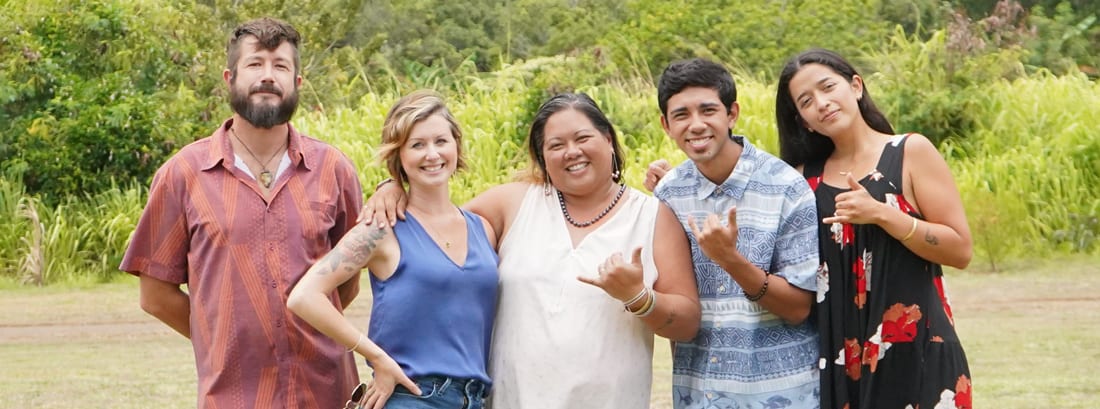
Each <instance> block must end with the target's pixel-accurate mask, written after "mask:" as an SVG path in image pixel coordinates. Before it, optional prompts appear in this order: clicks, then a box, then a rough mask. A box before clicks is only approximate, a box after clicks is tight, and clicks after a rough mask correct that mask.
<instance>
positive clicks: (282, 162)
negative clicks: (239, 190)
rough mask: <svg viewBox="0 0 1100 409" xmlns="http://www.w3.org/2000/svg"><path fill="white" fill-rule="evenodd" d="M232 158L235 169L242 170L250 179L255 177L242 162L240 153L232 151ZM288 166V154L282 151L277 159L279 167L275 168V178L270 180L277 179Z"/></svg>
mask: <svg viewBox="0 0 1100 409" xmlns="http://www.w3.org/2000/svg"><path fill="white" fill-rule="evenodd" d="M233 159H234V160H233V166H236V167H237V169H241V170H244V173H245V174H246V175H248V176H249V177H251V178H252V179H256V175H253V174H252V171H251V170H249V169H248V164H247V163H244V159H241V156H240V155H238V154H236V153H234V154H233ZM289 168H290V155H288V154H287V153H286V152H283V158H282V159H280V160H279V168H278V169H276V170H275V178H274V179H271V180H272V181H276V180H279V175H282V174H283V171H284V170H287V169H289Z"/></svg>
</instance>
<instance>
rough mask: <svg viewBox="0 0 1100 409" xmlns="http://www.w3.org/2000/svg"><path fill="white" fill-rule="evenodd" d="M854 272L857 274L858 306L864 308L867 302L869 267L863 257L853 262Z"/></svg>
mask: <svg viewBox="0 0 1100 409" xmlns="http://www.w3.org/2000/svg"><path fill="white" fill-rule="evenodd" d="M852 274H855V275H856V296H855V299H854V300H853V301H855V303H856V306H857V307H859V309H863V305H864V304H866V303H867V269H866V268H865V267H864V262H863V258H862V257H861V258H860V259H859V260H856V261H855V262H853V263H852Z"/></svg>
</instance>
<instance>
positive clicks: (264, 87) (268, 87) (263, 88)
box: [248, 84, 283, 97]
mask: <svg viewBox="0 0 1100 409" xmlns="http://www.w3.org/2000/svg"><path fill="white" fill-rule="evenodd" d="M257 92H267V93H271V94H275V95H277V96H280V97H281V96H283V91H282V90H280V89H279V88H277V87H275V85H274V84H260V85H258V86H256V87H253V88H252V89H251V90H250V91H249V92H248V94H249V95H252V94H255V93H257Z"/></svg>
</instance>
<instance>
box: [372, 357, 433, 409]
mask: <svg viewBox="0 0 1100 409" xmlns="http://www.w3.org/2000/svg"><path fill="white" fill-rule="evenodd" d="M371 368H373V369H374V375H373V376H374V379H373V380H371V381H370V382H369V383H368V384H367V396H366V400H365V401H364V402H365V403H364V405H363V408H366V409H382V408H383V407H385V406H386V401H388V400H389V399H390V396H393V390H394V388H396V387H397V385H398V384H400V385H402V386H404V387H405V388H406V389H408V390H409V391H410V392H412V393H413V394H414V395H420V393H421V392H420V387H418V386H416V383H415V382H413V381H412V379H409V377H408V376H406V375H405V372H404V371H402V370H401V366H400V365H398V364H397V361H394V360H393V358H390V357H389V356H388V355H382V356H380V357H378V359H376V360H374V361H371Z"/></svg>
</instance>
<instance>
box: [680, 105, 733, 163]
mask: <svg viewBox="0 0 1100 409" xmlns="http://www.w3.org/2000/svg"><path fill="white" fill-rule="evenodd" d="M739 110H740V107H739V106H738V105H737V103H736V102H734V103H733V104H732V105H731V106H730V109H729V111H727V110H726V107H725V105H723V104H722V100H721V99H720V98H719V96H718V91H716V90H714V89H711V88H706V87H687V88H684V89H683V90H682V91H680V92H678V93H676V94H675V95H672V96H671V97H669V99H668V110H667V114H666V115H665V116H663V117H661V126H662V127H663V128H664V130H665V133H666V134H668V136H669V138H671V139H672V141H673V142H676V145H677V146H679V147H680V150H682V151H684V153H685V154H687V156H688V158H690V159H691V160H692V161H693V162H695V163H697V164H705V163H709V162H711V161H713V160H715V159H716V158H721V154H722V153H728V152H729V151H728V149H729V148H732V145H730V144H731V143H732V142H731V141H730V139H729V135H730V129H732V128H733V125H734V124H735V123H737V115H738V112H739ZM734 159H736V156H735V157H734Z"/></svg>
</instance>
